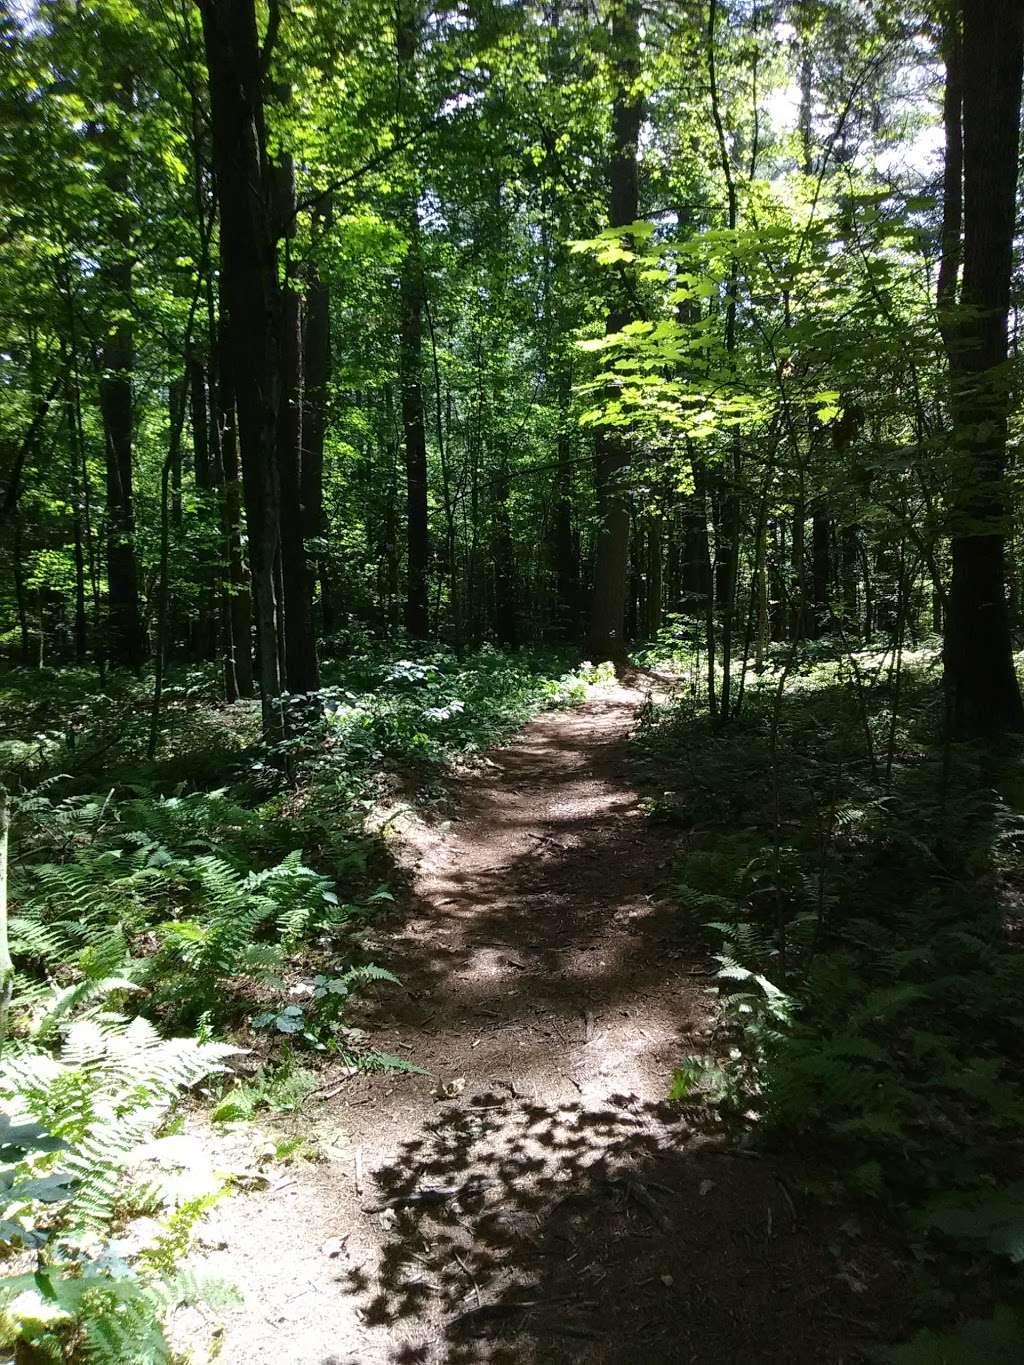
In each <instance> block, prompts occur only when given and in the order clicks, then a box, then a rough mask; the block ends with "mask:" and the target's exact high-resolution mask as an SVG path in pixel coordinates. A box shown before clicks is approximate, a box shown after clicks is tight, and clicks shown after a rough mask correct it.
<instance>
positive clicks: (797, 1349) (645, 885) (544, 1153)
mask: <svg viewBox="0 0 1024 1365" xmlns="http://www.w3.org/2000/svg"><path fill="white" fill-rule="evenodd" d="M641 701H642V693H641V692H640V691H638V690H636V689H634V688H629V687H625V686H620V685H614V686H606V687H604V688H601V689H600V690H599V691H597V692H596V693H595V695H594V696H593V697H592V698H591V700H590V701H589V702H588V704H587V705H586V706H585V707H583V708H581V709H580V710H578V711H574V712H561V713H554V714H550V715H547V716H544V717H543V718H541V719H540V720H537V721H535V722H533V723H532V724H531V725H529V726H528V727H527V728H526V730H525V731H524V732H523V734H522V736H521V737H520V738H519V739H518V740H517V741H516V742H515V743H513V744H512V745H511V746H509V747H508V748H506V749H503V750H501V751H498V752H495V753H494V754H493V755H492V756H491V759H490V760H489V762H490V764H491V766H489V767H485V769H484V770H483V771H482V772H480V773H477V774H475V775H473V776H471V777H468V778H465V779H463V780H461V781H460V782H459V783H458V784H457V790H456V802H457V815H456V818H455V820H454V821H453V822H451V823H450V824H449V825H448V826H447V827H445V828H441V829H436V828H435V829H425V828H420V830H419V832H418V833H417V834H415V835H414V836H413V838H412V844H411V853H412V855H413V856H414V858H415V870H414V875H413V878H412V881H413V890H412V897H411V902H410V905H409V907H408V911H407V913H406V916H405V919H404V922H403V923H402V925H401V927H400V928H398V929H397V930H396V929H394V926H393V925H392V926H391V927H390V928H389V929H388V930H387V931H385V932H384V933H382V937H381V943H382V949H383V948H386V959H384V960H387V961H388V963H389V965H393V966H394V968H395V970H396V971H397V972H398V974H399V975H400V976H401V977H402V979H403V982H404V986H405V992H404V994H403V995H402V997H401V999H400V1000H399V1001H397V1002H396V999H395V996H394V994H392V995H391V996H390V997H389V998H388V999H387V1000H386V1001H385V1000H382V1002H381V1005H380V1006H379V1009H378V1016H377V1020H376V1022H375V1024H374V1026H373V1027H374V1038H375V1041H379V1045H380V1046H382V1047H385V1048H387V1049H389V1050H391V1051H397V1050H402V1051H404V1052H405V1053H406V1055H408V1056H410V1057H411V1058H413V1059H415V1060H416V1061H418V1062H419V1063H420V1064H422V1065H423V1066H425V1067H428V1068H429V1070H430V1072H431V1073H432V1076H431V1077H430V1078H426V1077H413V1076H410V1077H404V1076H402V1077H397V1078H395V1077H379V1076H378V1077H365V1078H364V1077H359V1078H356V1079H354V1080H352V1081H350V1082H348V1083H347V1084H346V1085H345V1086H344V1087H343V1088H342V1090H341V1092H340V1093H339V1094H338V1095H337V1096H336V1097H335V1098H334V1099H332V1100H330V1101H328V1102H327V1103H322V1102H318V1101H315V1100H314V1102H313V1103H312V1104H311V1105H310V1106H309V1108H308V1110H307V1113H308V1116H309V1117H308V1121H307V1123H306V1126H307V1128H308V1129H309V1131H310V1132H311V1134H312V1136H314V1137H315V1139H316V1141H317V1144H318V1146H319V1147H320V1149H321V1150H322V1151H324V1152H326V1155H327V1159H326V1160H324V1161H321V1162H318V1163H307V1164H302V1165H299V1166H297V1167H295V1168H294V1170H293V1171H289V1172H288V1173H287V1176H286V1177H284V1178H283V1179H282V1178H278V1179H277V1181H276V1188H274V1187H272V1189H271V1191H270V1192H267V1191H257V1192H254V1193H251V1194H240V1195H238V1196H236V1197H234V1198H232V1199H230V1200H228V1201H226V1202H224V1203H223V1204H222V1205H221V1206H220V1207H219V1208H218V1209H217V1210H216V1211H215V1214H214V1216H213V1221H212V1224H211V1226H210V1228H209V1230H208V1231H207V1233H206V1242H207V1245H208V1247H212V1248H213V1249H212V1250H211V1251H210V1255H209V1260H210V1264H211V1268H213V1269H214V1270H216V1271H219V1272H221V1273H223V1274H225V1276H226V1277H228V1278H230V1279H232V1280H234V1282H235V1283H236V1284H238V1285H239V1286H240V1287H241V1288H242V1290H243V1292H244V1293H245V1295H246V1308H245V1309H244V1311H240V1312H238V1313H235V1314H232V1315H230V1316H229V1318H228V1321H227V1328H226V1332H225V1336H224V1338H223V1344H222V1349H221V1352H220V1357H219V1358H220V1359H221V1360H222V1361H227V1362H229V1363H230V1365H236V1362H237V1365H242V1362H245V1365H270V1362H274V1363H275V1365H279V1363H280V1362H295V1365H328V1362H334V1363H335V1365H341V1363H344V1365H355V1362H359V1365H378V1363H383V1362H406V1365H411V1363H412V1362H442V1361H464V1362H476V1361H509V1362H523V1361H550V1362H568V1361H580V1362H582V1361H587V1362H591V1361H604V1362H613V1361H614V1362H662V1361H664V1362H686V1361H694V1362H705V1361H707V1362H711V1361H715V1362H723V1361H724V1362H727V1361H732V1360H740V1359H745V1360H752V1361H759V1362H772V1361H779V1362H781V1361H783V1360H785V1361H787V1362H793V1361H796V1362H801V1361H807V1362H811V1361H813V1362H816V1363H817V1365H820V1362H833V1361H834V1362H839V1361H843V1360H847V1359H850V1360H852V1359H855V1358H856V1356H855V1354H854V1353H852V1352H850V1351H849V1350H848V1348H847V1347H846V1346H845V1345H844V1344H843V1343H842V1335H843V1334H842V1323H841V1314H840V1313H839V1312H838V1311H837V1299H836V1298H835V1294H836V1290H835V1285H834V1279H833V1276H834V1273H835V1267H834V1266H832V1265H831V1263H830V1261H829V1257H828V1254H827V1253H826V1252H825V1251H824V1250H823V1248H822V1246H821V1245H820V1242H821V1238H820V1237H819V1236H815V1235H813V1234H812V1233H811V1232H810V1231H809V1230H808V1229H807V1228H806V1226H804V1225H803V1224H802V1222H801V1221H800V1219H799V1217H798V1214H797V1209H796V1206H795V1204H794V1202H793V1199H792V1196H791V1193H790V1188H789V1186H788V1185H787V1184H786V1183H785V1182H784V1181H783V1180H782V1179H781V1177H780V1173H779V1171H778V1170H776V1169H774V1168H773V1167H772V1166H771V1165H770V1164H769V1163H767V1162H765V1161H761V1160H759V1161H751V1160H748V1159H741V1158H740V1157H739V1156H737V1155H735V1154H734V1153H733V1154H730V1148H729V1144H728V1139H727V1136H726V1135H725V1134H724V1133H723V1132H722V1131H720V1130H719V1129H718V1128H717V1127H716V1124H715V1120H714V1116H713V1115H711V1114H706V1115H704V1118H703V1120H702V1121H701V1122H699V1123H698V1122H697V1121H696V1120H697V1118H698V1117H699V1116H695V1115H694V1114H692V1113H691V1114H690V1115H689V1117H688V1120H684V1119H683V1118H682V1117H681V1116H680V1115H679V1114H678V1113H677V1112H675V1111H674V1110H673V1109H672V1108H671V1107H670V1106H669V1105H667V1104H666V1103H665V1101H664V1097H665V1094H666V1090H667V1086H668V1082H669V1078H670V1075H671V1071H672V1067H673V1064H674V1063H675V1062H676V1061H678V1059H679V1058H680V1057H681V1056H683V1055H685V1054H686V1053H688V1052H693V1051H699V1050H701V1048H702V1047H704V1046H706V1042H707V1034H708V1032H709V1031H710V1029H711V1027H712V1025H713V1021H712V1019H711V1016H710V1013H709V1009H710V998H709V995H708V994H707V985H708V981H707V977H706V975H705V969H706V963H705V962H704V960H703V958H702V957H701V955H700V952H699V948H698V947H697V946H696V945H695V944H694V942H693V935H692V930H691V929H690V928H689V927H688V926H687V925H686V924H685V922H684V920H683V919H682V917H681V916H680V915H679V913H678V911H676V910H674V909H673V906H672V903H671V900H670V899H669V898H668V897H667V896H665V897H664V898H663V897H662V895H661V894H659V893H661V892H663V891H664V883H665V880H666V875H667V867H666V863H667V859H668V857H669V855H670V851H671V850H670V844H669V843H668V841H667V840H666V839H665V837H664V835H663V834H662V833H660V832H659V831H657V830H656V829H655V828H653V827H652V826H651V825H650V824H649V823H648V822H647V821H646V820H645V819H644V817H643V813H642V811H641V808H640V801H639V796H638V793H637V792H636V791H635V790H634V789H633V788H632V787H631V785H630V783H629V780H628V776H627V753H626V739H627V736H628V732H629V730H630V728H631V726H632V724H633V721H634V719H635V714H636V710H637V708H638V706H639V705H640V703H641ZM445 1087H446V1088H447V1091H448V1093H447V1094H445V1093H443V1091H444V1089H445ZM439 1088H441V1090H442V1094H440V1095H438V1094H437V1093H436V1092H437V1091H438V1089H439ZM289 1182H290V1183H289Z"/></svg>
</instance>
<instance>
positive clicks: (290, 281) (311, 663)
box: [272, 154, 320, 694]
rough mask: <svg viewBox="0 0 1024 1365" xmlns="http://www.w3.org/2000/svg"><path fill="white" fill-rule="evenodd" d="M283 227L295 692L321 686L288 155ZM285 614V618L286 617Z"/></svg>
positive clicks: (277, 186)
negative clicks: (305, 505)
mask: <svg viewBox="0 0 1024 1365" xmlns="http://www.w3.org/2000/svg"><path fill="white" fill-rule="evenodd" d="M272 178H273V184H274V201H275V203H274V207H275V215H276V219H277V231H278V233H279V234H280V235H281V236H282V237H283V238H284V241H285V272H284V275H285V279H284V288H283V289H282V291H281V398H280V407H279V408H278V414H277V471H278V480H279V483H280V496H281V530H280V536H281V542H280V556H281V603H280V605H281V607H282V608H283V610H281V611H279V622H278V630H279V632H280V633H282V634H283V637H284V640H283V644H284V651H283V657H284V677H285V682H286V683H287V687H288V691H289V692H291V693H294V694H302V693H308V692H315V691H316V690H317V689H318V688H319V686H320V669H319V666H318V664H317V657H316V636H315V633H314V630H313V578H312V575H311V573H310V571H309V564H308V563H307V560H306V543H305V531H306V527H305V519H304V516H303V509H302V299H301V296H300V294H299V280H298V272H297V271H296V270H295V268H294V264H293V261H292V258H291V254H290V251H289V243H290V241H291V239H292V237H293V236H294V225H295V212H296V208H295V169H294V166H293V164H292V158H291V156H290V155H288V154H285V155H283V156H282V157H281V160H280V162H279V163H278V164H277V165H276V166H275V167H274V168H273V171H272ZM281 618H283V619H281Z"/></svg>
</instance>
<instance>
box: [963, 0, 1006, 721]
mask: <svg viewBox="0 0 1024 1365" xmlns="http://www.w3.org/2000/svg"><path fill="white" fill-rule="evenodd" d="M962 42H963V47H962V52H963V73H962V90H963V107H962V127H963V166H964V178H963V285H962V294H961V300H960V303H961V309H960V311H959V313H958V315H957V318H956V320H955V322H954V323H952V325H951V326H949V327H947V329H946V330H947V335H948V341H947V345H948V349H949V362H950V375H951V380H952V417H953V440H952V445H953V480H952V492H951V505H950V509H949V510H950V517H949V525H950V531H951V534H952V560H953V578H952V585H951V587H950V593H949V602H948V611H947V618H946V636H945V649H944V655H943V657H944V665H945V682H946V687H947V689H948V714H949V718H950V724H951V729H952V733H953V734H954V735H955V736H957V737H960V738H973V737H985V736H991V735H994V734H997V733H1000V732H1003V731H1007V730H1012V731H1021V730H1024V706H1022V703H1021V695H1020V688H1019V686H1018V683H1017V677H1016V673H1015V671H1014V665H1013V646H1012V641H1011V636H1010V619H1009V612H1008V609H1007V602H1006V572H1005V563H1004V557H1005V534H1006V519H1007V513H1008V498H1007V490H1006V485H1005V477H1004V476H1005V472H1006V437H1007V415H1008V410H1009V391H1008V386H1007V377H1006V375H1005V365H1006V359H1007V316H1008V311H1009V303H1010V278H1011V271H1012V258H1013V239H1014V224H1015V210H1016V189H1017V170H1018V150H1019V137H1020V108H1021V80H1022V71H1024V11H1022V10H1021V7H1020V3H1019V0H972V3H970V4H965V5H964V7H963V40H962ZM949 113H950V111H949V110H947V117H948V116H949Z"/></svg>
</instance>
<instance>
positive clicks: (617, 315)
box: [588, 0, 643, 659]
mask: <svg viewBox="0 0 1024 1365" xmlns="http://www.w3.org/2000/svg"><path fill="white" fill-rule="evenodd" d="M639 21H640V5H639V3H638V0H616V2H615V6H614V9H613V11H612V29H611V45H612V56H611V60H612V80H613V84H614V92H615V93H614V104H613V107H612V149H611V166H610V177H609V188H610V195H609V212H608V221H609V226H611V227H612V228H625V227H628V226H629V224H630V223H634V222H636V220H637V218H638V216H639V213H640V175H639V164H638V152H639V145H640V125H641V123H642V121H643V98H642V95H641V91H640V22H639ZM617 292H618V297H617V298H616V300H615V302H614V305H613V307H612V308H611V309H610V310H609V312H608V317H607V323H606V330H607V332H608V333H615V332H621V331H622V329H623V328H624V327H626V326H627V325H628V324H629V322H630V320H631V317H632V309H631V307H630V302H629V297H628V288H627V285H626V282H625V280H624V279H621V280H620V281H619V287H618V291H617ZM629 467H630V449H629V445H628V443H627V440H626V439H624V438H623V436H622V435H621V434H620V433H618V432H616V431H615V430H614V429H612V428H609V427H603V428H602V429H601V430H600V432H599V433H598V438H597V450H596V454H595V479H596V487H597V506H598V518H599V526H598V529H597V539H596V545H595V555H594V589H593V597H592V600H591V608H590V635H589V642H588V643H589V649H590V651H591V653H592V654H593V656H594V657H595V658H599V659H606V658H620V657H622V656H623V655H624V653H625V639H624V623H625V611H626V566H627V561H628V558H629V490H628V487H627V480H628V477H629Z"/></svg>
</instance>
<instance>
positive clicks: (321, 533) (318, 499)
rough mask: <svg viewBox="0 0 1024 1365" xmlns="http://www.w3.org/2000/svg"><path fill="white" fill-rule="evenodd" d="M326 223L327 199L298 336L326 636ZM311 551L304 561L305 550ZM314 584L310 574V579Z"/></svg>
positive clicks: (305, 478)
mask: <svg viewBox="0 0 1024 1365" xmlns="http://www.w3.org/2000/svg"><path fill="white" fill-rule="evenodd" d="M330 222H331V204H330V200H329V199H328V200H327V201H325V203H324V204H323V206H322V207H321V212H320V216H319V220H318V221H316V222H314V254H313V259H312V261H311V263H310V267H309V273H308V276H307V289H306V308H305V318H304V323H303V332H302V348H303V356H302V367H303V381H304V382H303V388H302V471H301V499H302V529H303V535H304V537H305V543H306V556H307V562H308V561H309V559H310V558H312V560H313V563H314V564H315V565H316V566H317V567H318V571H319V578H320V624H321V626H322V628H323V629H324V630H325V631H327V630H330V629H331V627H332V625H333V621H332V616H331V591H330V586H331V585H330V576H329V574H328V571H327V559H326V555H325V553H324V551H325V548H326V540H327V529H328V528H327V519H326V515H325V513H324V434H325V432H326V429H327V387H328V384H329V382H330V377H331V289H330V285H329V284H328V282H327V280H326V278H325V277H324V275H323V272H322V271H321V269H320V266H319V263H318V261H317V259H316V247H317V246H318V245H319V241H320V238H321V237H322V234H323V233H324V232H326V230H327V229H328V227H329V226H330ZM311 544H315V545H316V550H315V552H314V553H313V555H312V556H311V555H310V545H311ZM312 577H313V579H314V581H315V577H316V573H315V572H314V573H313V574H312Z"/></svg>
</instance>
